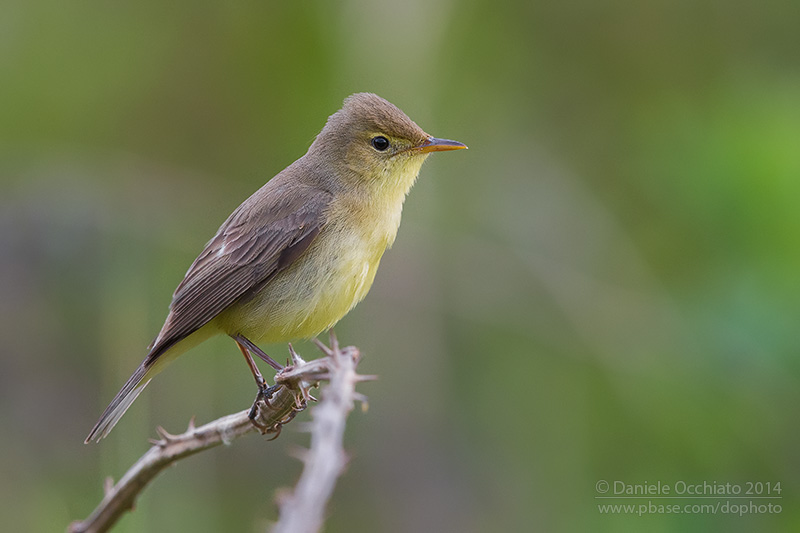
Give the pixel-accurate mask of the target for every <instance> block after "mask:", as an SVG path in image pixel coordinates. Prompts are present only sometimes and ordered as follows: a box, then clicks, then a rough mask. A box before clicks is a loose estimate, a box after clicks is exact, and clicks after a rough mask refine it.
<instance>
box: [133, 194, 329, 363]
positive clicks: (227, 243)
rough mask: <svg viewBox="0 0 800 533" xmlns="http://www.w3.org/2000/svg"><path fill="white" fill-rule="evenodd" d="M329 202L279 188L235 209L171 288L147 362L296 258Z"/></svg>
mask: <svg viewBox="0 0 800 533" xmlns="http://www.w3.org/2000/svg"><path fill="white" fill-rule="evenodd" d="M269 186H270V184H269V183H268V184H267V185H266V186H265V188H268V187H269ZM330 201H331V194H330V193H329V192H327V191H324V190H321V189H317V188H311V187H303V188H301V187H297V186H294V187H286V186H283V187H280V186H279V187H275V188H273V189H272V190H267V191H265V190H264V189H262V190H260V191H258V192H257V193H256V194H254V195H253V196H251V197H250V198H249V199H248V200H247V201H245V202H244V203H243V204H242V205H241V206H239V208H237V209H236V211H234V212H233V214H231V216H230V217H229V218H228V220H226V221H225V223H224V224H223V225H222V227H220V229H219V231H218V232H217V234H216V235H215V236H214V238H213V239H211V240H210V241H209V242H208V244H206V247H205V248H204V249H203V251H202V252H201V253H200V255H199V256H198V257H197V259H195V261H194V263H192V266H191V267H189V270H188V272H187V273H186V276H185V277H184V279H183V281H181V283H180V284H179V285H178V288H177V289H175V293H174V295H173V298H172V303H171V304H170V313H169V316H168V317H167V320H166V322H165V323H164V326H163V328H162V329H161V332H160V333H159V334H158V337H156V339H155V341H153V345H152V348H151V350H150V353H149V354H148V357H147V363H148V364H150V363H152V362H153V361H154V360H155V359H156V358H157V357H158V356H159V355H160V354H161V353H164V352H165V351H166V350H167V349H168V348H169V347H170V346H172V345H174V344H176V343H177V342H179V341H181V340H182V339H184V338H186V337H187V336H188V335H190V334H192V333H193V332H195V331H197V330H198V329H200V328H201V327H203V326H204V325H205V324H207V323H208V322H209V321H210V320H211V319H213V318H214V317H215V316H217V315H218V314H219V313H220V312H222V311H223V310H224V309H225V308H227V307H228V306H229V305H231V304H233V303H234V302H236V301H237V300H239V299H241V298H245V297H247V296H248V295H250V294H252V293H253V292H255V291H257V290H258V289H260V288H261V287H262V286H263V285H264V284H265V283H268V282H269V280H270V279H272V278H273V277H274V276H275V274H277V273H278V272H280V271H281V270H283V269H285V268H286V267H288V266H289V265H290V264H291V263H293V262H294V261H295V260H296V259H297V258H298V257H300V256H301V255H302V253H303V252H304V251H305V250H306V249H307V248H308V246H309V245H310V244H311V242H313V240H314V238H315V237H316V236H317V234H318V233H319V231H320V228H321V227H322V226H323V225H324V223H325V215H326V208H327V206H328V204H329V203H330Z"/></svg>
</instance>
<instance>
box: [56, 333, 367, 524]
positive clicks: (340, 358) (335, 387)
mask: <svg viewBox="0 0 800 533" xmlns="http://www.w3.org/2000/svg"><path fill="white" fill-rule="evenodd" d="M316 342H317V345H318V346H319V347H320V348H321V349H322V350H323V351H324V352H325V353H326V355H327V356H326V357H323V358H321V359H316V360H313V361H309V362H306V361H303V360H302V359H301V358H300V357H299V356H298V355H297V353H296V352H295V351H294V350H293V349H292V348H291V345H290V350H291V353H292V360H293V361H292V364H291V365H290V366H287V367H285V368H284V369H282V370H281V371H279V372H278V374H277V375H276V376H275V383H276V385H282V386H281V387H279V388H278V389H277V390H276V391H275V392H274V393H273V394H272V396H271V397H270V398H269V399H268V400H265V399H264V398H262V397H260V396H259V397H258V398H256V402H255V403H254V406H253V408H252V409H246V410H244V411H241V412H238V413H234V414H231V415H228V416H224V417H222V418H218V419H217V420H214V421H213V422H209V423H208V424H205V425H203V426H200V427H195V426H194V419H192V421H190V422H189V427H188V429H187V430H186V432H184V433H181V434H179V435H171V434H169V433H167V431H166V430H164V429H163V428H161V427H159V428H157V429H158V433H159V436H160V437H161V438H160V439H159V440H157V441H151V442H152V443H153V446H152V447H151V448H150V449H149V450H148V451H147V452H146V453H145V454H144V455H143V456H142V457H140V458H139V460H138V461H137V462H136V463H134V465H133V466H131V468H130V469H129V470H128V471H127V472H126V473H125V475H123V476H122V478H121V479H120V480H119V481H118V482H117V483H116V485H113V486H112V483H113V482H112V480H111V478H108V479H107V480H106V487H105V497H104V498H103V500H102V501H101V502H100V504H99V505H98V506H97V508H96V509H95V510H94V511H93V512H92V514H91V515H89V517H88V518H86V519H85V520H82V521H75V522H73V523H72V524H70V526H69V528H68V532H69V533H95V532H103V531H108V530H109V529H110V528H111V527H112V526H113V525H114V524H115V523H116V522H117V521H118V520H119V519H120V518H121V517H122V515H123V514H124V513H125V512H126V511H128V510H131V509H133V505H134V503H135V501H136V498H137V497H138V495H139V494H140V493H141V492H142V491H143V490H144V488H145V487H146V486H147V484H148V483H150V481H152V480H153V479H154V478H155V477H156V476H157V475H158V474H159V473H160V472H161V471H162V470H164V469H165V468H166V467H167V466H170V465H172V464H173V463H175V462H176V461H178V460H179V459H183V458H184V457H189V456H190V455H194V454H196V453H199V452H202V451H204V450H208V449H210V448H214V447H216V446H218V445H220V444H226V445H227V444H231V443H232V442H233V440H234V439H236V438H238V437H241V436H242V435H245V434H248V433H252V432H255V431H260V432H261V433H262V434H267V433H275V434H276V437H277V435H278V434H279V433H280V430H281V427H282V426H283V424H286V423H288V422H290V421H291V420H292V419H293V418H294V416H295V415H296V414H297V413H298V412H299V411H302V410H304V409H305V408H306V406H307V403H308V400H313V399H314V398H313V397H312V396H311V395H310V394H309V390H310V389H311V387H313V386H315V385H316V384H317V383H318V382H319V381H321V380H328V381H330V384H329V385H328V386H326V387H325V388H324V390H323V391H322V402H321V403H320V404H319V405H318V406H317V407H315V408H314V410H313V418H314V422H313V423H312V436H311V442H312V447H311V450H310V451H309V452H308V455H307V456H306V457H305V459H304V461H305V471H304V472H303V475H302V477H301V480H300V482H299V483H298V486H297V490H296V492H295V494H294V495H293V496H291V497H289V498H286V499H284V500H283V502H282V503H281V516H280V519H279V522H278V524H276V529H275V531H292V532H295V531H298V532H299V531H309V532H311V531H318V530H319V528H320V527H321V525H322V522H321V517H322V515H323V513H324V508H325V504H326V503H327V500H328V498H329V497H330V494H331V492H332V491H333V487H334V485H335V482H336V478H337V477H338V475H339V474H340V473H341V472H342V470H343V469H344V465H345V459H344V457H345V454H344V450H343V449H342V448H341V446H342V439H341V434H342V433H343V431H344V421H345V418H346V416H347V414H348V413H349V411H350V410H351V409H352V404H353V400H354V399H357V400H361V401H363V400H364V398H363V396H362V395H360V394H358V393H356V392H355V390H354V386H355V383H357V382H359V381H364V380H368V379H374V378H373V377H372V376H359V375H358V374H356V373H355V367H356V365H357V364H358V361H359V359H360V354H359V352H358V349H357V348H355V347H354V346H348V347H345V348H339V345H338V341H337V340H336V337H335V336H334V335H333V334H332V333H331V347H330V348H328V347H326V346H325V345H324V344H322V343H321V342H319V341H316ZM329 404H330V405H329ZM251 410H254V412H255V417H254V419H253V420H251V419H250V416H249V414H250V411H251ZM329 432H330V433H331V434H323V433H329ZM320 442H322V443H325V446H324V447H323V448H320V447H319V445H317V446H315V443H320ZM312 459H313V461H312ZM331 465H335V467H334V468H331ZM322 469H325V470H326V472H325V475H322V476H320V474H319V473H317V474H314V473H313V472H311V474H309V470H312V471H313V470H322ZM328 471H330V472H328ZM334 471H335V472H334ZM331 474H333V475H331ZM308 475H313V476H314V478H315V479H320V480H322V483H323V485H322V486H321V487H317V489H316V490H315V491H313V493H312V492H309V491H308V490H307V489H302V490H301V487H302V486H304V479H306V477H307V476H308ZM305 483H308V482H305ZM315 483H318V481H315ZM320 489H322V490H320ZM298 506H302V509H303V511H302V512H307V509H308V508H309V507H317V511H316V512H315V513H312V518H313V519H314V521H313V522H309V520H308V519H301V520H300V522H297V520H298V518H297V517H296V516H295V515H296V513H297V512H298V511H297V509H298ZM316 517H319V518H316ZM284 523H290V524H297V527H299V528H300V529H286V528H285V527H284V526H283V525H282V524H284ZM312 524H317V525H316V526H314V527H315V529H312V528H311V527H312ZM291 527H295V526H291Z"/></svg>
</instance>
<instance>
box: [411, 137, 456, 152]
mask: <svg viewBox="0 0 800 533" xmlns="http://www.w3.org/2000/svg"><path fill="white" fill-rule="evenodd" d="M466 147H467V145H466V144H463V143H460V142H458V141H451V140H449V139H437V138H436V137H428V138H427V139H426V140H425V142H423V143H422V144H420V145H417V146H415V148H416V150H418V151H419V152H421V153H423V154H427V153H429V152H444V151H445V150H462V149H465V148H466Z"/></svg>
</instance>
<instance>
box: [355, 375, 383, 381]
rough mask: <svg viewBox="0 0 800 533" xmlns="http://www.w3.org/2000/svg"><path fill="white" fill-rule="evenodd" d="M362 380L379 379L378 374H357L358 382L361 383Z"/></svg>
mask: <svg viewBox="0 0 800 533" xmlns="http://www.w3.org/2000/svg"><path fill="white" fill-rule="evenodd" d="M362 381H378V376H376V375H375V374H357V375H356V382H357V383H361V382H362Z"/></svg>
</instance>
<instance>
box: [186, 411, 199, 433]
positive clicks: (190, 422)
mask: <svg viewBox="0 0 800 533" xmlns="http://www.w3.org/2000/svg"><path fill="white" fill-rule="evenodd" d="M196 416H197V415H192V418H190V419H189V425H188V426H186V432H187V433H189V432H191V431H194V430H195V429H196V427H195V425H194V422H195V418H196Z"/></svg>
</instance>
